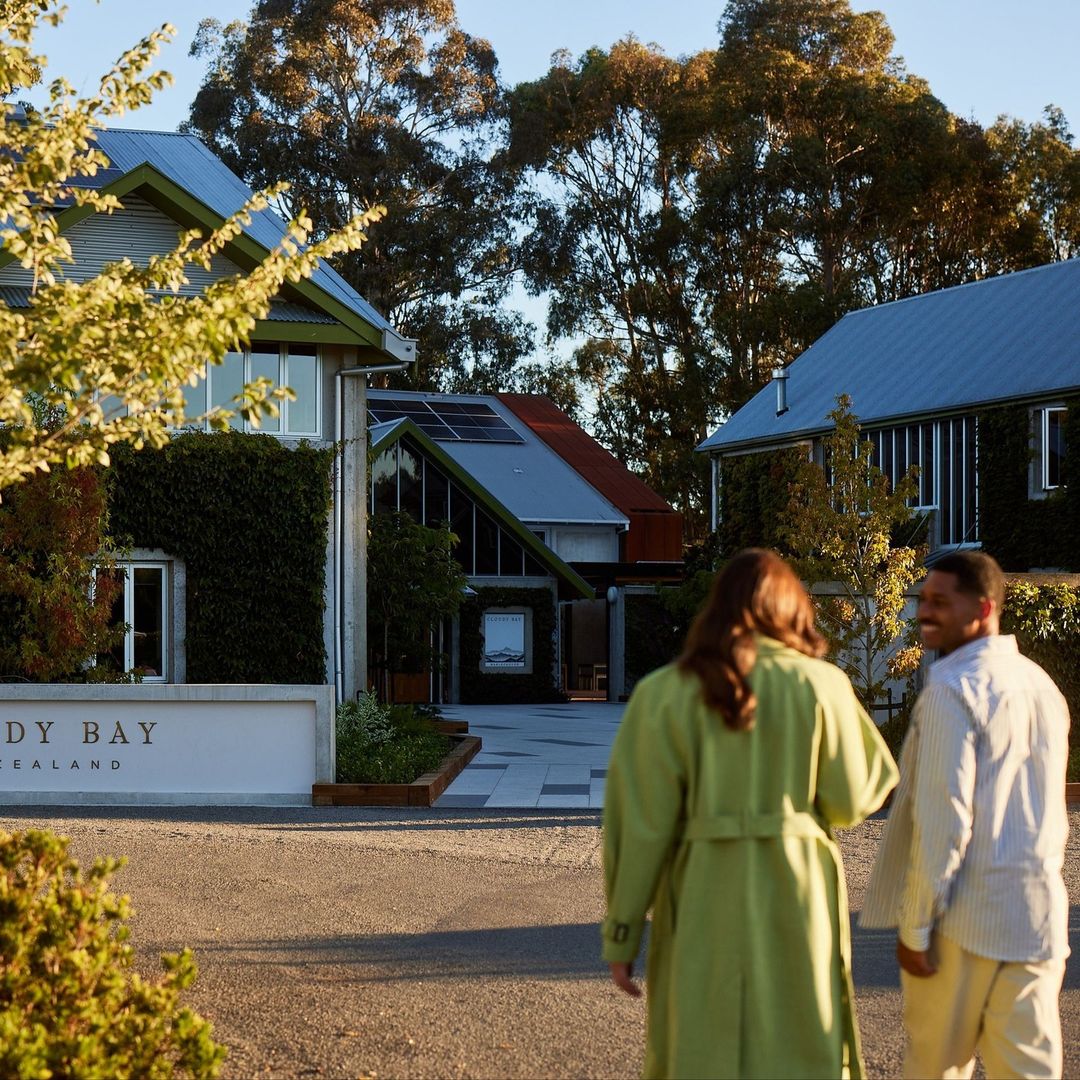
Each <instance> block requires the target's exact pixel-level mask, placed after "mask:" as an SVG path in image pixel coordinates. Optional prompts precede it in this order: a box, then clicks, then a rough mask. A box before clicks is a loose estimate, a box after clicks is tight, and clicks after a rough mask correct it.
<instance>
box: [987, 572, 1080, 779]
mask: <svg viewBox="0 0 1080 1080" xmlns="http://www.w3.org/2000/svg"><path fill="white" fill-rule="evenodd" d="M1001 629H1002V632H1003V633H1006V634H1015V635H1016V640H1017V644H1018V645H1019V646H1020V651H1021V652H1022V653H1023V654H1024V655H1025V656H1028V657H1030V658H1031V659H1032V660H1034V661H1035V663H1037V664H1038V665H1039V666H1040V667H1042V668H1044V669H1045V670H1046V673H1047V674H1048V675H1049V676H1050V678H1052V679H1053V680H1054V682H1055V683H1057V685H1058V688H1059V689H1060V690H1061V692H1062V694H1064V695H1065V700H1066V701H1067V702H1068V703H1069V715H1070V716H1071V717H1072V729H1071V731H1070V739H1069V764H1068V772H1067V776H1068V779H1069V781H1070V782H1074V783H1075V782H1080V738H1077V734H1076V730H1077V724H1078V723H1080V587H1077V586H1076V585H1065V584H1035V583H1033V582H1027V581H1010V582H1009V583H1008V585H1007V586H1006V592H1005V610H1004V612H1003V613H1002V620H1001Z"/></svg>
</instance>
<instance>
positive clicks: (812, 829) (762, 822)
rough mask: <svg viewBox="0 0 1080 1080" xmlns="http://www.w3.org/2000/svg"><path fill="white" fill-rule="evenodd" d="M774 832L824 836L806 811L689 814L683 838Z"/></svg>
mask: <svg viewBox="0 0 1080 1080" xmlns="http://www.w3.org/2000/svg"><path fill="white" fill-rule="evenodd" d="M774 836H806V837H814V838H817V839H822V840H828V839H829V834H828V833H827V832H826V831H825V829H824V828H823V827H822V824H821V822H820V821H819V820H818V819H817V818H816V817H815V816H814V815H813V814H808V813H794V812H791V813H786V814H783V813H781V814H751V813H748V812H744V813H740V814H717V815H715V816H712V817H693V818H690V819H689V820H688V821H687V823H686V827H685V829H684V831H683V840H685V841H694V840H762V839H767V838H769V837H774Z"/></svg>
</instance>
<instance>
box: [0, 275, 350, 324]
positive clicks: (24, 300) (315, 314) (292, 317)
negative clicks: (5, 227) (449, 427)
mask: <svg viewBox="0 0 1080 1080" xmlns="http://www.w3.org/2000/svg"><path fill="white" fill-rule="evenodd" d="M0 300H2V301H3V302H4V303H5V304H7V306H8V307H9V308H28V307H29V306H30V287H29V286H28V285H0ZM267 321H268V322H293V323H327V324H329V325H331V326H333V325H334V324H335V323H336V322H337V320H336V319H334V318H333V317H332V316H330V315H327V314H326V313H325V312H323V311H316V310H315V309H314V308H309V307H305V306H304V305H303V304H291V303H288V302H287V301H285V300H273V301H271V303H270V314H269V315H268V316H267Z"/></svg>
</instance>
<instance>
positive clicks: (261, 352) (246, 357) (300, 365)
mask: <svg viewBox="0 0 1080 1080" xmlns="http://www.w3.org/2000/svg"><path fill="white" fill-rule="evenodd" d="M263 377H265V378H267V379H269V380H270V381H271V382H272V383H274V385H275V386H288V387H290V388H291V389H292V391H293V392H294V393H295V394H296V400H295V401H282V402H279V404H278V409H279V412H280V415H279V416H276V417H270V416H263V417H262V419H261V423H260V425H259V427H258V428H255V427H254V426H253V425H252V424H251V423H249V422H248V421H246V420H245V419H244V418H243V417H242V416H240V415H239V414H237V415H235V416H234V417H233V418H232V420H230V421H229V422H230V424H231V425H232V427H234V428H235V429H236V430H238V431H265V432H267V433H268V434H270V435H286V436H290V437H298V438H299V437H307V438H318V436H319V434H320V429H321V421H322V417H321V410H320V408H319V357H318V353H317V350H316V348H315V346H314V345H305V344H297V343H290V344H288V345H277V344H267V343H266V342H253V343H252V345H251V349H250V350H249V351H248V352H243V353H226V354H225V359H224V361H223V362H222V363H221V364H219V365H210V366H209V368H208V370H207V373H206V377H205V378H204V379H200V380H199V383H198V385H197V386H190V387H186V388H185V391H184V400H185V403H186V408H185V411H186V412H187V414H188V415H189V416H200V415H201V414H202V413H204V412H206V410H207V409H208V408H217V407H221V408H231V407H232V405H231V403H232V399H233V398H234V397H235V396H236V395H237V394H239V393H240V391H241V390H243V388H244V386H245V384H246V383H250V382H254V381H255V380H256V379H259V378H263Z"/></svg>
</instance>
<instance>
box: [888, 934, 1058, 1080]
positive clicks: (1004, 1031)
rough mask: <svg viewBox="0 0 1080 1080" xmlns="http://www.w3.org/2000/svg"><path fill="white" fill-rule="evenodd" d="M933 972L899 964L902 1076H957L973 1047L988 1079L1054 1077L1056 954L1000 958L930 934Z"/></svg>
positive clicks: (964, 1072) (923, 1079)
mask: <svg viewBox="0 0 1080 1080" xmlns="http://www.w3.org/2000/svg"><path fill="white" fill-rule="evenodd" d="M931 956H932V957H933V959H934V960H935V962H936V963H937V973H936V974H934V975H931V976H930V977H929V978H925V979H918V978H915V977H914V976H912V975H908V974H907V973H906V972H904V971H901V973H900V981H901V985H902V986H903V988H904V1028H905V1029H906V1031H907V1037H908V1043H907V1052H906V1054H905V1056H904V1076H905V1077H906V1078H909V1080H916V1078H918V1080H928V1078H930V1077H942V1078H948V1080H953V1078H958V1080H965V1078H967V1077H970V1076H971V1074H972V1072H973V1070H974V1068H975V1050H976V1047H977V1048H978V1050H979V1055H980V1057H981V1058H982V1061H983V1065H984V1067H985V1069H986V1075H987V1077H988V1078H989V1080H1010V1078H1013V1077H1017V1078H1019V1077H1031V1078H1035V1077H1047V1078H1056V1077H1060V1076H1061V1070H1062V1060H1061V1058H1062V1050H1061V1016H1060V1013H1059V1011H1058V994H1059V993H1060V992H1061V980H1062V978H1063V977H1064V974H1065V961H1064V960H1048V961H1046V962H1044V963H1035V964H1024V963H1003V962H1002V961H1000V960H989V959H987V958H986V957H984V956H975V955H974V954H973V953H969V952H965V950H963V949H961V948H960V946H959V945H957V944H956V943H955V942H953V941H950V940H949V939H948V938H946V937H942V936H941V935H940V934H935V936H934V943H933V946H932V949H931Z"/></svg>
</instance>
